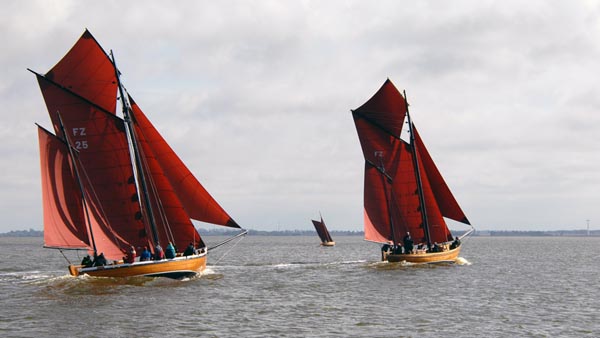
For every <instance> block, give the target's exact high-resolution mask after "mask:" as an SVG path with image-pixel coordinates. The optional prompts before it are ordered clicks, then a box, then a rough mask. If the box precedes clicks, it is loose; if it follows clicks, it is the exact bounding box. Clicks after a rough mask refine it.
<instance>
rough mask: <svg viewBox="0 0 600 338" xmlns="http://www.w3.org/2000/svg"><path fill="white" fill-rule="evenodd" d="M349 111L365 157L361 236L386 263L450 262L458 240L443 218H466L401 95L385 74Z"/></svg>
mask: <svg viewBox="0 0 600 338" xmlns="http://www.w3.org/2000/svg"><path fill="white" fill-rule="evenodd" d="M352 116H353V118H354V123H355V125H356V130H357V132H358V136H359V139H360V144H361V147H362V151H363V155H364V158H365V178H364V230H365V239H366V240H368V241H372V242H377V243H381V244H382V248H381V249H382V259H383V260H387V261H390V262H402V261H406V262H411V263H439V262H454V261H455V260H456V258H457V257H458V255H459V253H460V248H461V247H460V239H459V238H458V237H453V236H452V233H451V232H450V230H449V229H448V227H447V225H446V222H445V220H444V217H446V218H449V219H452V220H455V221H458V222H461V223H464V224H467V225H470V223H469V220H468V219H467V217H466V216H465V214H464V213H463V211H462V210H461V208H460V206H459V205H458V203H457V202H456V199H455V198H454V196H453V195H452V192H451V191H450V189H449V188H448V185H447V184H446V182H445V181H444V179H443V178H442V176H441V174H440V172H439V170H438V169H437V167H436V165H435V163H434V162H433V160H432V158H431V156H430V155H429V152H428V151H427V149H426V148H425V144H424V143H423V140H422V139H421V137H420V136H419V133H418V132H417V129H416V127H415V125H414V123H413V122H412V120H411V117H410V114H409V111H408V103H407V101H406V94H405V95H404V96H403V95H402V94H400V92H399V91H398V90H397V89H396V87H395V86H394V85H393V84H392V82H391V81H390V80H389V79H388V80H386V81H385V83H384V84H383V86H382V87H381V88H380V89H379V91H377V93H375V95H374V96H373V97H372V98H371V99H369V100H368V101H367V102H366V103H364V104H363V105H362V106H360V107H359V108H357V109H355V110H353V111H352ZM405 119H406V123H407V124H408V128H407V129H405V128H404V125H405ZM406 133H407V134H408V140H405V139H404V138H402V137H401V136H404V135H403V134H406ZM472 231H473V227H472V226H471V228H470V230H469V231H467V232H466V233H465V234H464V235H463V236H462V237H464V236H467V235H468V234H469V233H471V232H472ZM462 237H461V238H462Z"/></svg>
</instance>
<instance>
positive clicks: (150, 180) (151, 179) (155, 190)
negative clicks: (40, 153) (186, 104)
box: [128, 93, 175, 243]
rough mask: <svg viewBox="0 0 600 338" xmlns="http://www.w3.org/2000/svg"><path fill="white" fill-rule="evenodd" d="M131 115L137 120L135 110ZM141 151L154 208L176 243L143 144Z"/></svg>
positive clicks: (167, 233)
mask: <svg viewBox="0 0 600 338" xmlns="http://www.w3.org/2000/svg"><path fill="white" fill-rule="evenodd" d="M128 95H129V93H128ZM131 116H132V119H133V120H135V115H133V110H132V111H131ZM134 124H135V121H134ZM140 129H141V128H140ZM139 132H140V133H141V136H142V140H141V142H140V144H142V143H145V144H147V145H148V146H149V144H150V142H148V138H147V137H146V135H144V132H143V130H140V131H139ZM139 152H140V162H141V165H142V168H143V170H145V171H146V172H147V173H148V175H146V181H147V183H148V185H149V186H150V190H151V191H152V193H153V195H154V201H155V202H156V206H157V208H156V209H157V210H154V211H155V212H156V213H157V214H158V215H157V216H158V217H157V218H159V219H160V220H161V221H162V224H163V229H164V231H165V234H166V235H167V239H168V240H169V241H170V242H173V243H174V242H175V237H174V236H173V231H172V229H171V225H170V223H169V219H168V217H167V212H166V210H165V207H164V204H163V202H162V198H161V197H160V194H159V193H158V187H157V185H156V180H155V179H154V176H153V175H152V170H150V164H149V163H148V156H147V155H146V151H145V150H144V147H143V146H142V147H140V148H139ZM157 161H158V160H157ZM159 166H160V163H159ZM153 209H154V208H153Z"/></svg>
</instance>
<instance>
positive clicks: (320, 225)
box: [311, 217, 333, 243]
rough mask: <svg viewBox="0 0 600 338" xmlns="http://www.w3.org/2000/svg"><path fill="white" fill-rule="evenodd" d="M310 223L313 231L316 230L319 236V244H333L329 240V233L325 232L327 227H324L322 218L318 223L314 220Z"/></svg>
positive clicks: (331, 240)
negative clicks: (313, 228)
mask: <svg viewBox="0 0 600 338" xmlns="http://www.w3.org/2000/svg"><path fill="white" fill-rule="evenodd" d="M311 221H312V223H313V225H314V226H315V230H317V234H318V235H319V238H320V239H321V242H323V243H326V242H333V239H331V235H330V234H329V231H328V230H327V227H326V226H325V222H323V217H321V220H320V221H315V220H314V219H313V220H311Z"/></svg>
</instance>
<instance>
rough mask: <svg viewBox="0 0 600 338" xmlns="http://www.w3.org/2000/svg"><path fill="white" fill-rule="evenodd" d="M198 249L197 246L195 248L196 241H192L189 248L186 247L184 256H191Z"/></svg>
mask: <svg viewBox="0 0 600 338" xmlns="http://www.w3.org/2000/svg"><path fill="white" fill-rule="evenodd" d="M195 251H196V248H194V243H192V242H190V245H188V246H187V248H185V251H184V252H183V255H184V256H191V255H193V254H194V252H195Z"/></svg>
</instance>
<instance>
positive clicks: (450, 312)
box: [0, 235, 600, 337]
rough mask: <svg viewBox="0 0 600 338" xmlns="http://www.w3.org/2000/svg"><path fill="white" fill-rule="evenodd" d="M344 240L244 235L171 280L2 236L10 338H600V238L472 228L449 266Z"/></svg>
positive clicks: (4, 330) (1, 274)
mask: <svg viewBox="0 0 600 338" xmlns="http://www.w3.org/2000/svg"><path fill="white" fill-rule="evenodd" d="M204 239H205V242H207V245H208V246H209V247H210V246H211V245H214V244H216V243H219V242H220V241H221V240H222V239H223V238H221V237H218V236H207V237H205V238H204ZM334 240H335V241H336V245H335V246H334V247H321V246H320V245H319V240H318V238H317V236H316V235H315V236H314V237H313V236H246V237H245V238H243V239H242V240H240V241H236V242H235V243H231V242H230V243H228V244H227V245H224V246H222V247H219V248H217V249H214V250H212V251H210V252H209V259H208V266H207V269H206V271H205V273H203V274H202V275H201V276H198V277H194V278H189V279H183V280H173V279H168V278H145V277H140V278H127V279H112V278H90V277H71V276H69V274H68V271H67V263H66V259H65V257H63V256H62V255H61V253H60V252H59V251H57V250H52V249H43V248H42V246H43V240H42V238H0V337H600V287H599V284H600V283H599V282H600V237H470V238H467V239H466V240H464V241H463V247H462V252H461V254H460V258H459V259H458V261H457V263H455V264H441V265H407V264H402V263H384V262H380V251H379V246H378V245H377V244H374V243H370V242H366V241H364V240H363V239H362V237H359V236H339V237H337V238H334ZM65 255H66V258H68V259H70V260H72V261H75V262H77V261H78V260H80V259H81V257H82V256H81V255H77V254H75V253H73V252H69V253H66V254H65Z"/></svg>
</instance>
